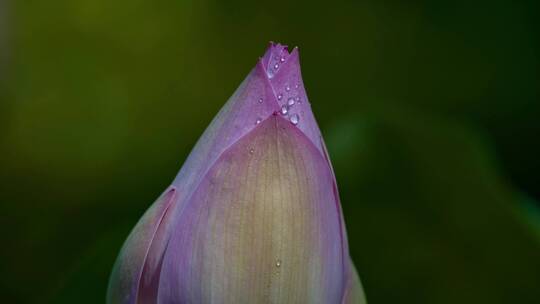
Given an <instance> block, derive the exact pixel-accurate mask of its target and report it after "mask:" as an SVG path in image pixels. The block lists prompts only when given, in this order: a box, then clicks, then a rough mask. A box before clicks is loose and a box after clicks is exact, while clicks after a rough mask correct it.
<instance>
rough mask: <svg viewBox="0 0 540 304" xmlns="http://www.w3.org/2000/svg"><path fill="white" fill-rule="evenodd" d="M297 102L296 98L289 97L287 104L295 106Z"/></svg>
mask: <svg viewBox="0 0 540 304" xmlns="http://www.w3.org/2000/svg"><path fill="white" fill-rule="evenodd" d="M294 103H295V101H294V98H292V97H290V98H289V99H287V105H288V106H289V107H290V106H293V105H294Z"/></svg>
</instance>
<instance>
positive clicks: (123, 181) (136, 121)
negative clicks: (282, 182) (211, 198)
mask: <svg viewBox="0 0 540 304" xmlns="http://www.w3.org/2000/svg"><path fill="white" fill-rule="evenodd" d="M539 20H540V5H539V2H538V1H510V0H507V1H497V0H495V1H493V0H492V1H420V0H417V1H407V2H400V1H388V0H386V1H376V0H369V1H343V0H334V1H329V2H326V3H325V2H315V1H302V2H294V3H289V2H263V1H260V2H258V1H239V0H227V1H217V0H202V1H201V0H198V1H195V0H191V1H187V0H174V1H173V0H159V1H142V0H130V1H127V0H125V1H110V0H79V1H74V0H63V1H37V0H20V1H19V0H17V1H11V2H7V1H6V0H0V224H1V228H2V233H1V245H0V302H2V303H101V302H103V301H104V297H105V289H106V285H107V280H108V275H109V272H110V270H111V268H112V263H113V261H114V259H115V257H116V255H117V253H118V250H119V248H120V246H121V244H122V242H123V240H124V239H125V237H126V236H127V234H128V233H129V231H130V229H131V228H132V227H133V226H134V225H135V223H136V222H137V220H138V218H139V217H140V216H141V215H142V213H143V212H144V210H145V209H146V208H147V207H148V206H149V204H150V203H151V202H153V201H154V199H155V198H156V197H157V196H158V195H159V194H160V193H161V191H163V190H164V189H165V187H166V186H168V184H169V183H170V182H171V181H172V179H173V177H174V176H175V174H176V172H177V171H178V170H179V168H180V166H181V165H182V163H183V161H184V159H185V158H186V156H187V154H188V153H189V151H190V149H191V148H192V147H193V145H194V143H195V142H196V140H197V139H198V137H199V136H200V135H201V133H202V132H203V131H204V129H205V127H206V126H207V125H208V123H209V122H210V120H211V119H212V117H213V116H214V115H215V114H216V113H217V111H218V110H219V108H220V107H221V106H222V105H223V104H224V102H225V101H226V100H227V99H228V97H229V96H230V95H231V94H232V92H233V91H234V90H235V89H236V87H237V86H238V85H239V83H240V82H241V81H242V80H243V78H244V77H245V76H246V75H247V73H248V72H249V70H250V69H251V68H252V67H253V66H254V64H255V63H256V60H257V58H258V57H259V56H261V55H262V54H263V52H264V50H265V47H266V44H267V42H268V41H269V40H274V41H279V42H283V43H286V44H289V45H290V46H299V47H300V52H301V59H302V67H303V74H304V81H305V85H306V88H307V90H308V93H309V97H310V100H311V103H312V105H313V110H314V112H315V115H316V117H317V119H318V121H319V123H320V127H321V129H322V132H323V134H324V136H325V139H326V142H327V145H328V149H329V150H330V155H331V158H332V161H333V163H334V169H335V171H336V174H337V178H338V183H339V186H340V193H341V198H342V202H343V210H344V213H345V218H346V222H347V228H348V234H349V241H350V247H351V254H352V257H353V259H354V261H355V264H356V265H357V268H358V271H359V273H360V276H361V277H362V280H363V283H364V286H365V289H366V293H367V296H368V300H369V302H370V304H376V303H452V304H455V303H490V304H498V303H518V304H521V303H531V304H532V303H535V304H537V303H539V301H540V211H539V207H540V205H539V204H538V200H539V199H540V186H539V185H540V177H539V170H540V157H539V155H540V145H539V137H540V123H539V115H540V30H539V27H538V21H539Z"/></svg>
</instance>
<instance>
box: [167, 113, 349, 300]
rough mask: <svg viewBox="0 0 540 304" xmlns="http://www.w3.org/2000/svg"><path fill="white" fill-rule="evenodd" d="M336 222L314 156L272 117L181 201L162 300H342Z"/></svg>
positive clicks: (325, 176) (323, 168)
mask: <svg viewBox="0 0 540 304" xmlns="http://www.w3.org/2000/svg"><path fill="white" fill-rule="evenodd" d="M339 218H340V214H339V210H338V209H336V201H335V195H334V193H333V177H332V173H331V171H330V168H329V166H328V163H327V162H326V161H325V159H324V157H323V156H322V155H321V153H320V151H319V149H318V148H317V147H316V146H314V145H313V143H312V142H311V141H310V140H309V139H308V138H307V137H306V136H305V134H304V133H302V132H301V130H299V129H298V128H296V127H295V126H293V125H292V124H291V123H290V122H289V121H287V120H285V119H284V118H283V117H281V116H271V117H270V118H268V119H267V120H266V121H264V122H263V123H261V124H260V125H259V126H258V127H257V128H255V129H254V130H253V131H252V132H250V133H249V134H247V135H246V136H245V137H243V138H242V139H240V140H239V141H238V142H237V143H235V144H234V145H233V146H231V147H230V148H229V149H227V150H226V151H225V152H224V153H223V154H222V155H221V157H220V158H219V159H218V160H217V162H215V164H214V165H213V166H212V168H210V170H209V171H208V173H207V174H206V175H205V176H204V178H203V179H202V181H201V183H200V185H199V186H198V187H197V189H195V191H194V194H193V196H192V197H191V198H190V200H189V201H188V202H187V203H186V204H185V209H184V211H183V212H182V213H181V214H180V217H179V218H178V219H177V221H176V224H175V231H174V234H173V236H172V238H171V241H170V243H169V246H168V248H167V252H166V254H165V258H164V261H163V268H162V272H161V284H160V287H159V303H183V304H184V303H340V302H341V301H342V298H343V288H344V274H343V269H342V265H343V261H342V258H343V253H342V244H341V239H340V237H339V235H340V221H339Z"/></svg>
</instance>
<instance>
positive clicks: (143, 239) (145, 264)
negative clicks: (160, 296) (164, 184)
mask: <svg viewBox="0 0 540 304" xmlns="http://www.w3.org/2000/svg"><path fill="white" fill-rule="evenodd" d="M175 195H176V190H175V189H174V187H170V188H169V189H167V190H166V191H165V192H164V193H163V194H162V195H161V196H160V197H159V198H158V199H157V200H156V202H155V203H154V204H153V205H152V207H151V208H150V209H148V210H147V211H146V213H145V214H144V215H143V217H142V218H141V219H140V220H139V222H138V223H137V225H136V226H135V228H133V230H132V231H131V233H130V235H129V237H128V239H127V240H126V242H125V243H124V246H123V247H122V249H121V251H120V254H119V255H118V258H117V260H116V263H115V265H114V268H113V272H112V274H111V277H110V280H109V288H108V291H107V303H126V304H127V303H137V302H143V301H141V299H142V300H144V299H148V297H149V296H148V295H149V294H152V293H154V294H155V293H156V292H157V284H158V279H159V272H160V269H161V267H160V266H161V260H162V257H163V253H164V251H165V246H166V243H167V241H168V231H167V230H168V229H169V228H170V225H169V223H170V222H171V221H170V220H169V219H170V214H171V212H170V210H171V209H172V205H173V202H174V200H175ZM152 290H155V291H152ZM150 297H151V296H150ZM154 298H155V295H154ZM144 303H152V302H151V301H145V302H144Z"/></svg>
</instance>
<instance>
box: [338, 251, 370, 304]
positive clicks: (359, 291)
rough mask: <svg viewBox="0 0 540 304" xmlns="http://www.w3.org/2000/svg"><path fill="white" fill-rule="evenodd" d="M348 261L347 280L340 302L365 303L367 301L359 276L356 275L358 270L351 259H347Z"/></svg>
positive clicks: (347, 303) (346, 303) (343, 303)
mask: <svg viewBox="0 0 540 304" xmlns="http://www.w3.org/2000/svg"><path fill="white" fill-rule="evenodd" d="M348 263H349V265H348V274H347V282H346V284H345V292H344V294H343V301H342V304H365V303H367V302H366V296H365V294H364V289H363V288H362V283H361V282H360V278H359V277H358V272H357V271H356V268H355V267H354V264H353V262H352V260H351V259H349V261H348Z"/></svg>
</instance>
